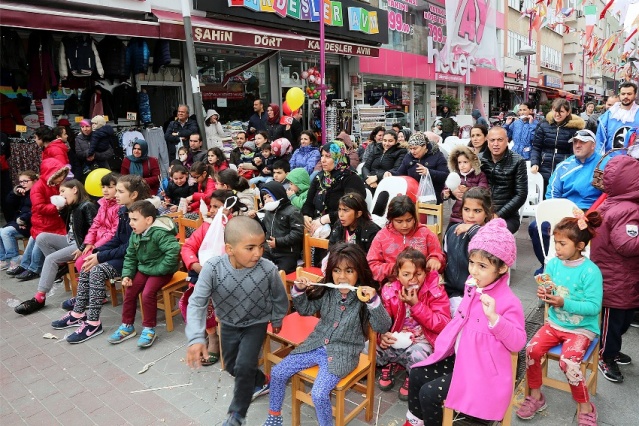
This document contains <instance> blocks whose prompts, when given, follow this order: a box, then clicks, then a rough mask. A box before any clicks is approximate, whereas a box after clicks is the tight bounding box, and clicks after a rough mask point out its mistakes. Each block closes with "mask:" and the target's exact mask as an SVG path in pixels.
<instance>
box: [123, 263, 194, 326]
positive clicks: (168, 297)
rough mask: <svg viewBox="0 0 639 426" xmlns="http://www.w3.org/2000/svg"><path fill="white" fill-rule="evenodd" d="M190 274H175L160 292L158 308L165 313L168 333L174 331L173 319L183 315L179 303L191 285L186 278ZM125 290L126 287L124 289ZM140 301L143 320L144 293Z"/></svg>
mask: <svg viewBox="0 0 639 426" xmlns="http://www.w3.org/2000/svg"><path fill="white" fill-rule="evenodd" d="M187 277H188V274H187V273H186V272H182V271H178V272H176V273H175V274H173V278H171V281H169V282H168V283H166V284H165V285H164V287H162V288H161V289H160V291H158V303H157V308H158V309H161V310H163V311H164V318H165V319H166V331H169V332H170V331H173V317H174V316H176V315H181V312H180V308H179V307H178V301H179V300H180V297H182V294H184V291H185V290H186V287H187V286H188V285H189V283H188V281H186V278H187ZM123 288H124V287H123ZM138 298H139V301H140V313H141V315H142V319H144V309H142V293H140V294H139V296H138Z"/></svg>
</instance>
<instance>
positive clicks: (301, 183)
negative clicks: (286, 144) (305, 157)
mask: <svg viewBox="0 0 639 426" xmlns="http://www.w3.org/2000/svg"><path fill="white" fill-rule="evenodd" d="M280 161H282V160H280ZM276 165H277V164H276ZM277 171H278V169H277V167H275V173H277ZM275 180H277V179H275ZM286 180H288V188H287V189H286V195H288V198H289V200H291V204H293V205H294V206H295V207H297V208H298V209H300V210H301V209H302V206H304V203H305V202H306V195H307V194H308V188H310V186H311V177H310V176H309V175H308V172H307V171H306V169H303V168H301V167H299V168H297V169H293V170H291V171H289V172H287V174H286Z"/></svg>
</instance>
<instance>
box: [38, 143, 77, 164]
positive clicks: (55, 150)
mask: <svg viewBox="0 0 639 426" xmlns="http://www.w3.org/2000/svg"><path fill="white" fill-rule="evenodd" d="M47 158H55V159H56V160H58V162H59V163H61V164H70V163H69V147H68V146H67V145H66V144H65V143H64V142H62V139H56V140H54V141H52V142H51V143H50V144H49V145H47V146H46V148H44V150H42V161H44V160H46V159H47Z"/></svg>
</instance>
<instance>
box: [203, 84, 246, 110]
mask: <svg viewBox="0 0 639 426" xmlns="http://www.w3.org/2000/svg"><path fill="white" fill-rule="evenodd" d="M244 97H245V94H244V92H225V91H217V90H207V88H206V86H204V87H202V99H203V100H205V101H210V100H213V99H218V102H219V100H220V99H224V100H228V99H235V100H237V99H244ZM218 106H219V107H221V105H219V104H218Z"/></svg>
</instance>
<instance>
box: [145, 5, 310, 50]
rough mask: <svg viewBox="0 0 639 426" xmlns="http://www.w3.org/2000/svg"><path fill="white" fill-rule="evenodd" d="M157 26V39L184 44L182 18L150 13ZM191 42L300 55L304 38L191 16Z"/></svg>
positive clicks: (303, 47) (172, 14)
mask: <svg viewBox="0 0 639 426" xmlns="http://www.w3.org/2000/svg"><path fill="white" fill-rule="evenodd" d="M152 12H153V14H154V15H155V16H157V18H158V22H159V24H160V36H161V37H162V38H168V39H173V40H184V38H185V37H184V23H183V20H182V15H181V14H180V13H176V12H170V11H166V10H159V9H152ZM191 24H192V25H193V40H194V41H195V42H196V43H213V44H221V45H229V46H243V47H252V48H260V49H277V50H289V51H296V52H302V51H304V50H305V49H306V38H305V37H303V36H300V35H297V34H294V33H291V32H287V31H282V32H273V31H264V28H258V27H253V26H250V25H245V24H238V23H231V22H225V21H220V20H217V19H212V18H206V17H202V16H191Z"/></svg>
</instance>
